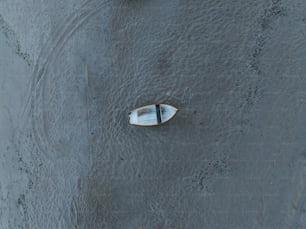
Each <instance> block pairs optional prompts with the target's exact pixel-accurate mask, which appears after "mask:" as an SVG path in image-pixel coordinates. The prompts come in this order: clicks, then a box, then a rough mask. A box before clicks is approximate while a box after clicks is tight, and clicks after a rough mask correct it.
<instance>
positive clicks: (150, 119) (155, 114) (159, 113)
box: [129, 104, 178, 126]
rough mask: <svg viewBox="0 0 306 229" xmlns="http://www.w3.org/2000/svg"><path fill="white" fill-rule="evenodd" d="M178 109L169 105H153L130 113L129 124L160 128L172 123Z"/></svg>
mask: <svg viewBox="0 0 306 229" xmlns="http://www.w3.org/2000/svg"><path fill="white" fill-rule="evenodd" d="M177 112H178V109H177V108H176V107H174V106H171V105H168V104H152V105H147V106H143V107H139V108H136V109H134V110H132V111H131V112H129V123H130V124H131V125H136V126H158V125H162V124H164V123H166V122H168V121H170V120H171V119H172V118H174V116H175V115H176V113H177Z"/></svg>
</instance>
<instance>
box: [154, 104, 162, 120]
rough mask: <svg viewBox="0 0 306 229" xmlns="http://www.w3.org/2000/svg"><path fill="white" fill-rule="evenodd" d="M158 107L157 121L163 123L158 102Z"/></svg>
mask: <svg viewBox="0 0 306 229" xmlns="http://www.w3.org/2000/svg"><path fill="white" fill-rule="evenodd" d="M155 107H156V116H157V123H158V124H159V123H161V116H160V107H159V104H156V105H155Z"/></svg>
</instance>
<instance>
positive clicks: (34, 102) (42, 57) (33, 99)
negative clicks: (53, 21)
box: [22, 0, 110, 158]
mask: <svg viewBox="0 0 306 229" xmlns="http://www.w3.org/2000/svg"><path fill="white" fill-rule="evenodd" d="M109 2H110V1H109V0H107V1H103V2H101V1H90V0H88V1H86V2H85V3H84V4H83V5H82V6H81V7H80V9H79V10H77V11H75V12H73V13H72V14H71V15H69V16H68V17H67V18H66V19H64V20H63V23H62V24H61V25H59V26H58V28H57V30H56V32H55V33H53V34H51V35H52V37H54V39H50V40H48V41H47V43H46V44H45V45H44V48H43V49H42V50H41V52H40V54H39V55H38V59H37V61H36V64H35V66H34V70H33V79H32V82H31V85H30V88H29V92H28V96H27V99H26V104H25V107H24V111H23V115H22V116H23V118H25V119H24V120H28V119H30V122H31V128H32V133H33V139H34V143H35V145H36V146H37V148H38V150H39V151H40V152H44V155H45V156H47V157H48V158H50V157H51V154H50V153H49V152H50V151H54V149H53V147H52V145H51V144H50V142H49V140H48V137H47V133H46V130H45V127H44V125H43V123H44V109H43V103H42V102H43V98H42V93H43V91H44V85H43V82H44V79H45V77H46V73H47V72H48V68H49V67H50V66H52V62H53V60H54V59H55V58H56V56H57V55H58V53H59V52H60V51H61V49H62V48H63V46H64V44H65V43H66V42H67V41H68V40H69V38H70V37H71V36H72V35H73V34H74V32H76V31H77V29H78V28H80V27H81V26H82V25H83V24H84V23H85V22H86V21H87V20H88V19H89V18H91V17H92V16H94V15H95V14H96V13H97V12H98V11H99V10H100V9H101V8H102V7H103V6H104V5H106V4H107V3H109ZM39 108H41V109H39ZM25 123H26V122H25ZM51 158H52V157H51Z"/></svg>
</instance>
